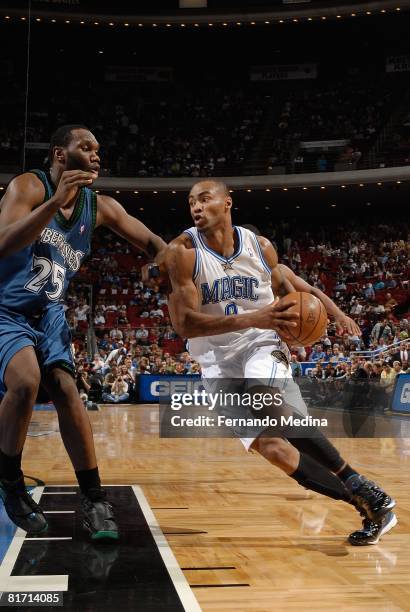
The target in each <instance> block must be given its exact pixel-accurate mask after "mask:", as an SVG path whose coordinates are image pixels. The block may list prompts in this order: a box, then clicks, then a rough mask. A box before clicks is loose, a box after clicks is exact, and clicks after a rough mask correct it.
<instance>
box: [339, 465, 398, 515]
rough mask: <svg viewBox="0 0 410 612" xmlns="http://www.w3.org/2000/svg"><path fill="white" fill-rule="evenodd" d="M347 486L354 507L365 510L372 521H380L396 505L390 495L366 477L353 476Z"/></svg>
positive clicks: (346, 483)
mask: <svg viewBox="0 0 410 612" xmlns="http://www.w3.org/2000/svg"><path fill="white" fill-rule="evenodd" d="M349 481H350V482H349ZM345 485H346V488H347V489H348V490H349V491H350V493H351V495H352V503H353V505H354V506H356V508H357V509H358V510H359V511H360V510H363V511H364V512H365V514H366V516H367V518H369V519H370V520H371V521H375V522H377V521H380V520H381V518H382V517H383V516H384V515H385V514H387V513H388V512H390V510H393V508H394V506H395V505H396V502H395V500H394V499H392V498H391V497H390V495H387V493H385V492H384V491H383V489H381V488H380V487H378V486H377V484H376V483H375V482H372V481H371V480H367V478H365V477H364V476H352V478H349V480H347V481H346V482H345Z"/></svg>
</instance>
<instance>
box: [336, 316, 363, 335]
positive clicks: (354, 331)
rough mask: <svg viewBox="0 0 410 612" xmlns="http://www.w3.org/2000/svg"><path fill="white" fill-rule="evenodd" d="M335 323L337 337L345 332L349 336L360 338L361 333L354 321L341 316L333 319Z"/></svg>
mask: <svg viewBox="0 0 410 612" xmlns="http://www.w3.org/2000/svg"><path fill="white" fill-rule="evenodd" d="M335 323H336V332H337V334H338V335H339V336H341V335H342V334H343V333H344V331H345V330H346V331H347V333H348V334H349V336H361V335H362V332H361V331H360V327H359V326H358V325H357V323H356V321H354V320H353V319H351V318H350V317H348V316H347V315H345V314H344V315H341V316H338V317H335Z"/></svg>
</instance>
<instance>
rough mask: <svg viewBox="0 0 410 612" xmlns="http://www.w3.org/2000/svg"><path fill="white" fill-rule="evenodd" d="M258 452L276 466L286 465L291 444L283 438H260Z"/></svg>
mask: <svg viewBox="0 0 410 612" xmlns="http://www.w3.org/2000/svg"><path fill="white" fill-rule="evenodd" d="M257 450H258V452H259V453H260V454H261V455H262V456H263V457H265V459H267V460H268V461H270V462H271V463H274V464H275V465H284V464H286V463H288V459H289V453H290V449H289V444H288V443H287V442H286V441H285V440H282V439H281V438H264V437H260V438H258V447H257Z"/></svg>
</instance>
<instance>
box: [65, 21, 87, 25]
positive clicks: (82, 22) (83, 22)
mask: <svg viewBox="0 0 410 612" xmlns="http://www.w3.org/2000/svg"><path fill="white" fill-rule="evenodd" d="M66 23H70V22H69V21H66ZM80 23H81V25H84V24H85V21H80Z"/></svg>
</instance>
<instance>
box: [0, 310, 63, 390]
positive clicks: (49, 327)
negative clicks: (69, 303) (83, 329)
mask: <svg viewBox="0 0 410 612" xmlns="http://www.w3.org/2000/svg"><path fill="white" fill-rule="evenodd" d="M26 346H32V347H33V348H34V350H35V352H36V355H37V359H38V363H39V366H40V370H41V373H42V374H43V373H45V372H47V370H50V369H52V368H53V367H57V366H58V367H61V368H63V369H65V370H67V371H69V372H70V373H71V374H72V375H73V376H74V374H75V366H74V359H73V354H72V350H71V332H70V328H69V327H68V324H67V321H66V318H65V314H64V309H63V306H62V304H50V305H49V306H47V307H46V308H45V309H44V310H43V311H42V312H41V313H40V314H38V315H24V314H21V313H18V312H14V311H12V310H9V309H7V308H5V307H3V306H0V389H1V388H3V391H4V375H5V372H6V368H7V366H8V364H9V362H10V360H11V359H12V358H13V357H14V355H15V354H16V353H18V352H19V351H21V349H23V348H24V347H26Z"/></svg>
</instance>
